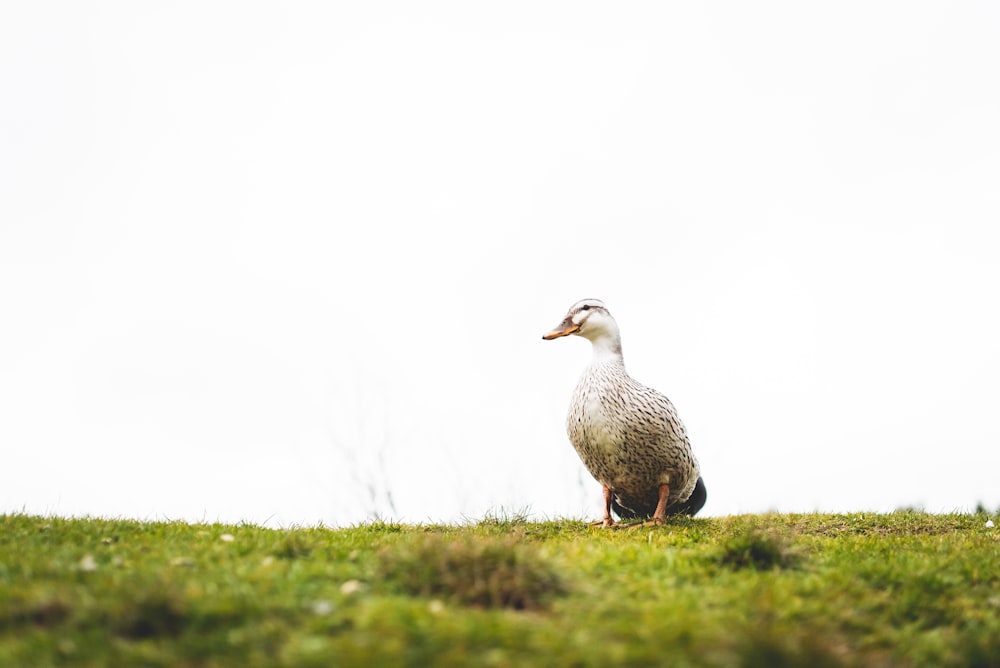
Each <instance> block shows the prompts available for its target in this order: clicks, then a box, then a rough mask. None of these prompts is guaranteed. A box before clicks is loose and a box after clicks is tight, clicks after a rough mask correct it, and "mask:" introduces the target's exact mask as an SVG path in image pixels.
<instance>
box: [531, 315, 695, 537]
mask: <svg viewBox="0 0 1000 668" xmlns="http://www.w3.org/2000/svg"><path fill="white" fill-rule="evenodd" d="M569 335H574V336H580V337H583V338H585V339H587V340H588V341H590V343H591V345H592V348H593V359H592V360H591V362H590V365H589V366H587V367H586V369H585V370H584V372H583V375H582V376H581V377H580V380H579V382H578V383H577V385H576V389H575V390H574V391H573V396H572V399H571V400H570V407H569V413H568V415H567V417H566V432H567V434H568V436H569V440H570V443H572V445H573V447H574V448H575V449H576V452H577V454H578V455H579V456H580V459H581V461H582V462H583V465H584V466H585V467H586V468H587V470H588V471H589V472H590V474H591V475H592V476H593V477H594V479H595V480H596V481H597V482H598V483H600V484H601V487H602V491H603V494H604V516H603V518H602V520H601V522H600V524H601V525H602V526H605V527H615V526H616V522H615V519H614V517H613V515H612V512H613V513H614V515H617V516H618V518H619V519H621V520H640V521H641V523H640V524H637V525H636V526H656V525H662V524H664V522H666V519H667V518H668V517H671V516H675V515H692V516H693V515H695V514H696V513H697V512H698V511H699V510H701V509H702V507H703V506H704V505H705V500H706V499H707V497H708V494H707V491H706V488H705V482H704V480H702V477H701V468H700V467H699V465H698V460H697V458H696V457H695V456H694V452H693V451H692V449H691V442H690V440H689V439H688V435H687V431H686V430H685V429H684V424H683V423H682V422H681V420H680V417H678V415H677V410H676V409H675V408H674V405H673V404H672V403H671V402H670V400H669V399H668V398H667V397H665V396H664V395H663V394H661V393H660V392H658V391H656V390H654V389H653V388H651V387H647V386H645V385H643V384H642V383H640V382H638V381H636V380H635V379H633V378H632V377H631V376H630V375H629V374H628V372H627V371H626V370H625V362H624V358H623V357H622V344H621V334H620V332H619V329H618V323H617V322H616V321H615V319H614V318H613V317H612V316H611V312H610V311H609V310H608V307H607V305H605V303H604V302H603V301H601V300H600V299H581V300H580V301H578V302H576V303H575V304H573V305H572V306H571V307H570V308H569V311H568V312H567V313H566V317H565V318H563V320H562V322H561V323H559V325H557V326H556V327H555V328H554V329H552V330H551V331H549V332H547V333H546V334H543V335H542V339H544V340H546V341H551V340H553V339H558V338H561V337H564V336H569Z"/></svg>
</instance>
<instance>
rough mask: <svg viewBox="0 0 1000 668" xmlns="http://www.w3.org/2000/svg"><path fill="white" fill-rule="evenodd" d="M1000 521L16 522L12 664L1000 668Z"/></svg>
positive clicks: (905, 517) (871, 517)
mask: <svg viewBox="0 0 1000 668" xmlns="http://www.w3.org/2000/svg"><path fill="white" fill-rule="evenodd" d="M991 517H992V519H993V520H994V521H996V520H997V518H996V517H995V516H990V515H988V514H986V513H983V512H980V513H976V514H963V515H959V514H955V515H930V514H924V513H918V512H909V511H907V512H897V513H892V514H883V515H876V514H869V513H865V514H853V515H818V514H809V515H777V514H771V515H750V516H740V517H726V518H708V519H679V520H674V521H673V522H671V523H668V524H667V525H665V526H663V527H657V528H653V529H649V528H638V529H630V530H617V531H612V530H603V529H599V528H593V527H590V526H588V525H587V524H586V523H584V522H580V521H571V520H565V521H550V522H529V521H526V520H525V519H524V518H521V517H517V516H499V517H489V518H487V519H485V520H483V521H480V522H470V523H468V524H466V525H462V526H408V525H399V524H393V523H386V522H377V523H372V524H366V525H362V526H358V527H353V528H347V529H326V528H301V529H293V530H274V529H263V528H259V527H254V526H221V525H188V524H181V523H149V522H133V521H122V520H75V519H59V518H50V517H32V516H26V515H7V516H0V527H2V530H0V665H3V666H55V665H94V666H99V665H100V666H103V665H129V666H132V665H135V666H341V665H347V666H353V665H357V666H368V665H412V666H449V665H496V666H608V665H646V666H648V665H671V666H741V665H742V666H803V665H807V666H810V667H811V668H820V667H822V666H865V665H873V666H875V665H878V666H881V665H892V666H907V665H914V666H947V665H955V666H997V665H1000V528H990V527H987V526H986V523H987V521H988V520H990V519H991ZM997 523H998V524H1000V521H997Z"/></svg>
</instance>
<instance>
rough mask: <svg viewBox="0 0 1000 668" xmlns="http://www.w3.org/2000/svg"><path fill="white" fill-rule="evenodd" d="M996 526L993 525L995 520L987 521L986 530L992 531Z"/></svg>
mask: <svg viewBox="0 0 1000 668" xmlns="http://www.w3.org/2000/svg"><path fill="white" fill-rule="evenodd" d="M994 526H995V525H994V524H993V520H986V528H987V529H992V528H993V527H994Z"/></svg>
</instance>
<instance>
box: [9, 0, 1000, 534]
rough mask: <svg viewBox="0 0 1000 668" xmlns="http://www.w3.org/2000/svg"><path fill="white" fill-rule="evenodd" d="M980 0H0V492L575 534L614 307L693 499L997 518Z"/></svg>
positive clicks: (991, 250)
mask: <svg viewBox="0 0 1000 668" xmlns="http://www.w3.org/2000/svg"><path fill="white" fill-rule="evenodd" d="M998 7H1000V5H997V4H996V3H991V2H979V3H969V2H948V3H945V2H936V3H925V2H909V1H907V2H889V3H881V2H874V3H873V2H838V3H823V4H820V3H800V2H756V3H744V2H719V3H711V4H710V5H705V4H703V3H696V4H692V3H659V2H648V3H627V4H608V3H588V2H560V3H546V2H523V3H521V2H503V3H490V4H486V3H468V2H453V3H441V2H430V3H409V2H398V3H390V2H386V3H346V2H345V3H327V2H315V3H308V2H301V3H277V2H274V3H251V2H186V3H185V2H180V3H152V2H132V1H130V2H46V3H43V2H20V3H15V2H9V3H4V4H3V5H2V6H0V142H2V146H0V447H2V454H3V457H2V459H3V462H2V466H0V512H14V511H26V512H30V513H42V514H59V515H95V516H112V517H134V518H140V519H184V520H206V521H216V520H220V521H226V522H239V521H248V522H253V523H259V524H267V525H268V526H289V525H295V524H305V525H310V524H316V523H318V522H323V523H325V524H327V525H346V524H351V523H355V522H361V521H365V520H367V519H370V518H372V517H373V516H376V515H378V516H382V517H386V518H392V519H398V520H402V521H406V522H429V521H454V520H461V519H462V518H473V519H475V518H480V517H482V516H483V515H485V514H486V513H488V512H521V511H527V512H529V513H530V514H531V515H532V516H533V517H535V518H539V519H541V518H546V517H566V516H568V517H583V518H597V517H599V516H600V513H601V510H602V506H601V495H600V487H599V485H598V484H597V483H596V482H594V480H593V479H592V478H591V477H590V475H589V474H588V473H587V472H586V470H584V469H583V467H582V465H581V464H580V462H579V459H578V458H577V455H576V453H575V452H574V450H573V449H572V447H571V446H570V444H569V442H568V440H567V438H566V435H565V430H564V418H565V413H566V409H567V406H568V403H569V397H570V393H571V391H572V389H573V386H574V385H575V383H576V381H577V379H578V377H579V374H580V372H581V371H582V369H583V367H584V366H585V365H586V363H587V362H588V361H589V358H590V345H589V343H587V342H586V341H585V340H583V339H580V338H577V337H571V338H567V339H559V340H556V341H551V342H546V341H542V340H541V335H542V334H543V333H544V332H545V331H547V330H548V329H550V328H551V327H552V326H554V325H555V324H556V323H558V322H559V321H560V319H561V318H562V317H563V315H564V313H565V311H566V309H567V307H568V306H569V305H570V304H571V303H573V302H574V301H576V300H578V299H581V298H583V297H597V298H600V299H603V300H604V301H605V302H607V304H608V306H609V308H610V309H611V312H612V314H613V315H614V316H615V317H616V318H617V320H618V322H619V325H620V327H621V330H622V339H623V348H624V353H625V361H626V365H627V367H628V369H629V371H630V372H631V374H632V375H633V376H634V377H636V378H637V379H638V380H640V381H641V382H644V383H646V384H648V385H651V386H653V387H656V388H657V389H659V390H660V391H662V392H664V393H665V394H667V395H668V396H669V397H670V398H671V399H672V400H673V401H674V403H675V404H676V406H677V408H678V410H679V412H680V415H681V418H682V419H683V421H684V422H685V424H686V426H687V429H688V432H689V434H690V436H691V439H692V443H693V446H694V449H695V453H696V454H697V456H698V458H699V459H700V461H701V465H702V471H703V475H704V478H705V481H706V483H707V486H708V493H709V498H708V503H707V504H706V506H705V509H704V512H705V514H708V515H726V514H732V513H743V512H762V511H767V510H780V511H802V512H808V511H814V510H820V511H866V510H878V511H891V510H893V509H895V508H898V507H903V506H918V507H924V508H926V509H928V510H932V511H952V510H972V509H973V508H975V506H976V504H977V503H983V504H984V505H986V506H987V507H989V508H997V507H1000V484H998V483H1000V420H998V407H1000V353H998V341H1000V312H998V303H1000V299H998V288H1000V261H998V258H1000V121H998V119H1000V9H998Z"/></svg>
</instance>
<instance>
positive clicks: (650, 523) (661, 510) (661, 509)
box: [635, 483, 670, 527]
mask: <svg viewBox="0 0 1000 668" xmlns="http://www.w3.org/2000/svg"><path fill="white" fill-rule="evenodd" d="M668 496H670V485H668V484H667V483H663V484H662V485H660V489H659V492H658V496H657V499H656V510H654V511H653V518H652V519H650V520H647V521H645V522H643V523H642V524H637V525H635V526H637V527H658V526H660V525H661V524H663V523H664V522H666V521H667V497H668Z"/></svg>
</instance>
